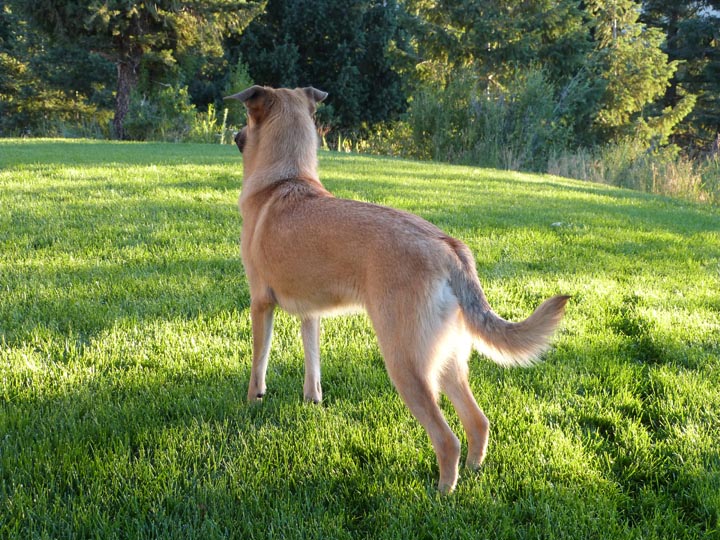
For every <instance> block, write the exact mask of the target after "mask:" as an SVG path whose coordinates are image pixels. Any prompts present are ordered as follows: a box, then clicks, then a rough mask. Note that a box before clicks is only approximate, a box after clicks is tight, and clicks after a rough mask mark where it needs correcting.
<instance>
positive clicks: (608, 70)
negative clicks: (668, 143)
mask: <svg viewBox="0 0 720 540" xmlns="http://www.w3.org/2000/svg"><path fill="white" fill-rule="evenodd" d="M586 5H587V9H588V11H589V12H590V13H591V14H592V15H593V21H594V22H593V27H592V30H593V34H594V41H595V43H596V47H595V57H594V66H593V71H594V73H595V74H597V75H598V76H599V77H600V78H601V79H602V80H603V81H604V82H605V91H604V92H603V95H602V98H601V100H600V103H599V108H598V110H597V113H596V114H595V125H596V128H597V129H598V131H599V133H600V134H601V135H602V138H603V139H615V140H616V139H618V138H638V137H639V138H643V139H646V140H648V142H649V140H650V139H652V138H655V137H659V141H658V142H665V139H666V138H667V136H668V135H669V133H670V131H671V130H672V128H673V127H674V125H675V124H676V123H677V122H678V121H679V119H681V118H682V117H684V116H685V115H686V114H687V113H689V112H690V110H691V109H692V106H693V104H694V98H693V97H692V96H686V98H685V99H684V100H683V101H679V102H676V103H675V104H674V106H672V107H669V108H667V109H664V110H663V111H662V112H661V113H660V114H659V115H654V117H652V118H650V117H648V114H647V112H648V106H649V105H651V104H652V103H653V102H654V101H655V100H657V99H659V98H660V97H662V96H663V95H664V93H665V91H666V88H667V87H668V85H669V84H670V79H671V78H672V76H673V74H674V73H675V70H676V69H677V62H676V61H668V57H667V55H666V54H665V53H664V52H663V51H662V49H661V44H662V42H663V39H664V36H663V34H662V32H660V31H659V30H658V29H656V28H648V27H647V26H646V25H645V24H643V23H641V22H640V21H639V20H638V18H639V16H640V6H639V5H638V4H636V3H635V2H633V1H632V0H588V1H587V2H586Z"/></svg>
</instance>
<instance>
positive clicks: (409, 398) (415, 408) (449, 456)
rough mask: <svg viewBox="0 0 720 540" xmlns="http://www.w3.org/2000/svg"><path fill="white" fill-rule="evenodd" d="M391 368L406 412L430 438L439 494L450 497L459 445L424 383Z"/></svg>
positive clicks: (396, 367)
mask: <svg viewBox="0 0 720 540" xmlns="http://www.w3.org/2000/svg"><path fill="white" fill-rule="evenodd" d="M391 365H392V366H393V367H388V373H389V374H390V378H391V379H392V381H393V383H394V384H395V387H396V388H397V389H398V392H399V393H400V396H401V397H402V398H403V401H404V402H405V404H406V405H407V406H408V408H409V409H410V412H411V413H412V414H413V416H415V418H416V419H417V421H418V422H420V424H421V425H422V426H423V427H424V428H425V430H426V431H427V433H428V435H429V436H430V441H431V442H432V445H433V449H434V450H435V456H436V458H437V462H438V467H439V468H440V479H439V481H438V489H439V490H440V492H441V493H445V494H447V493H450V492H451V491H452V490H453V489H455V484H456V483H457V478H458V462H459V461H460V441H459V440H458V438H457V437H456V436H455V434H454V433H453V432H452V430H451V429H450V426H448V423H447V421H446V420H445V417H444V416H443V414H442V411H441V410H440V407H439V406H438V404H437V401H436V399H437V396H436V395H435V392H433V390H432V388H431V386H430V385H429V384H428V382H427V381H425V380H423V378H422V377H420V376H418V374H416V373H412V371H410V372H408V371H405V369H403V368H400V367H399V365H398V362H396V361H391V362H388V366H391Z"/></svg>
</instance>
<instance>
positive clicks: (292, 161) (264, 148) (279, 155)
mask: <svg viewBox="0 0 720 540" xmlns="http://www.w3.org/2000/svg"><path fill="white" fill-rule="evenodd" d="M248 144H250V143H248ZM288 178H305V179H308V180H312V181H313V182H317V183H318V184H320V179H319V176H318V164H317V133H316V132H315V126H314V124H312V122H309V123H297V124H295V126H294V129H284V130H282V131H278V132H274V136H273V137H272V138H263V139H260V140H256V141H254V145H253V147H251V148H248V147H247V146H246V149H245V154H244V157H243V187H242V194H241V201H242V199H243V198H244V197H246V196H252V195H253V194H254V193H257V192H259V191H262V190H264V189H265V188H267V186H269V185H272V184H273V183H275V182H277V181H279V180H285V179H288Z"/></svg>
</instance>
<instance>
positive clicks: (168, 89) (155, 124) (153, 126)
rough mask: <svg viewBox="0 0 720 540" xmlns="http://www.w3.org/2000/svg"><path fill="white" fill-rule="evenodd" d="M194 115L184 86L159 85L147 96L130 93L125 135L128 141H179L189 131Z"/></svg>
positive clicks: (186, 135) (193, 108) (192, 106)
mask: <svg viewBox="0 0 720 540" xmlns="http://www.w3.org/2000/svg"><path fill="white" fill-rule="evenodd" d="M195 115H196V111H195V106H194V105H192V104H191V103H190V96H189V94H188V91H187V87H184V86H183V87H180V86H163V87H162V88H161V89H160V90H158V91H157V92H154V93H153V94H151V95H145V94H142V95H141V94H140V93H139V92H133V94H132V96H131V100H130V110H129V111H128V114H127V116H126V117H125V132H126V134H127V136H128V137H129V138H131V139H136V140H141V141H146V140H161V141H174V142H178V141H183V140H185V139H186V138H187V137H188V135H189V133H190V131H191V128H192V126H193V123H194V122H195Z"/></svg>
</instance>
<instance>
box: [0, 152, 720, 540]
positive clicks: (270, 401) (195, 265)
mask: <svg viewBox="0 0 720 540" xmlns="http://www.w3.org/2000/svg"><path fill="white" fill-rule="evenodd" d="M321 174H322V178H323V181H324V182H325V184H326V185H327V187H328V188H329V189H330V190H331V191H333V192H334V193H336V194H337V195H338V196H343V197H351V198H355V199H360V200H366V201H372V202H378V203H381V204H388V205H392V206H395V207H398V208H403V209H407V210H410V211H412V212H415V213H418V214H420V215H422V216H423V217H425V218H427V219H429V220H431V221H433V222H434V223H436V224H438V225H439V226H441V227H442V228H443V229H445V230H447V231H448V232H449V233H451V234H453V235H454V236H457V237H458V238H461V239H462V240H463V241H465V242H466V243H467V244H468V245H469V246H470V247H471V248H472V250H473V252H474V253H475V255H476V258H477V266H478V271H479V273H480V276H481V279H482V281H483V284H484V286H485V289H486V292H487V294H488V297H489V299H490V301H491V303H492V304H493V306H494V307H495V308H496V310H497V311H498V312H500V313H501V314H502V315H504V316H506V317H508V318H514V319H519V318H523V317H525V316H527V315H528V314H529V313H530V312H531V310H532V309H533V307H535V306H536V305H537V304H538V303H539V302H540V301H541V300H542V299H543V298H545V297H547V296H550V295H552V294H557V293H566V294H572V295H573V300H572V301H571V304H570V306H569V310H568V315H567V318H566V320H565V322H564V324H563V328H562V330H561V332H560V333H559V334H558V336H557V338H556V340H555V347H554V349H553V350H552V352H551V353H549V354H548V355H547V357H546V361H545V363H543V364H541V365H539V366H537V367H535V368H533V369H529V370H520V369H516V370H503V369H500V368H498V367H496V366H494V365H493V364H491V363H489V362H487V361H486V360H484V359H482V358H480V357H477V356H476V357H474V359H473V361H472V365H471V384H472V386H473V389H474V392H475V394H476V396H477V398H478V402H479V403H480V405H481V407H482V408H483V409H484V410H485V412H486V413H487V415H488V417H489V418H490V420H491V423H492V434H491V442H490V448H489V455H488V459H487V461H486V463H485V465H484V466H483V468H482V469H481V471H480V472H478V473H471V472H468V471H462V472H461V478H460V482H459V484H458V489H457V492H456V493H455V494H454V495H453V496H452V497H450V498H441V497H438V496H437V495H436V493H435V489H434V484H435V482H436V480H437V466H436V464H435V457H434V454H433V452H432V448H431V447H430V444H429V442H428V439H427V436H426V434H425V432H424V431H423V430H422V428H420V426H419V425H418V424H417V423H416V422H415V421H414V420H413V418H412V417H411V415H410V413H409V412H408V411H407V409H406V408H405V407H404V405H403V404H402V402H401V400H400V399H399V397H398V396H397V394H396V393H395V391H394V390H393V388H392V385H391V384H390V382H389V380H388V378H387V376H386V374H385V371H384V367H383V363H382V358H381V356H380V354H379V351H378V349H377V344H376V341H375V337H374V335H373V333H372V330H371V328H370V326H369V324H368V321H367V319H366V318H365V317H364V316H352V317H344V318H335V319H329V320H327V321H325V324H324V326H323V334H322V345H321V347H322V357H323V380H324V383H323V387H324V397H325V401H324V403H323V405H321V406H311V405H307V404H304V403H303V402H302V382H303V376H302V347H301V343H300V339H299V336H298V334H299V324H298V323H297V321H296V320H294V319H293V318H291V317H289V316H286V315H284V314H282V313H279V314H278V317H277V323H276V333H275V338H274V343H273V352H272V358H271V363H270V368H269V371H268V386H269V392H268V396H267V398H266V399H265V400H264V402H263V403H262V404H261V405H255V406H250V405H247V404H246V403H245V392H246V387H247V382H248V370H249V362H250V322H249V315H248V309H247V308H248V303H249V298H248V292H247V285H246V282H245V278H244V274H243V271H242V265H241V263H240V258H239V244H238V238H239V234H240V229H241V221H240V218H239V216H238V212H237V206H236V201H237V196H238V194H239V189H240V184H241V160H240V156H239V154H238V153H237V150H234V149H233V148H231V147H229V146H219V145H172V144H128V143H124V144H123V143H107V142H96V141H49V140H36V141H34V140H28V141H20V140H0V537H2V538H18V539H20V538H23V539H24V538H34V537H37V538H43V537H47V538H69V537H100V538H114V537H115V538H138V537H162V538H190V537H197V538H223V537H237V538H267V537H271V538H308V537H311V538H315V537H317V538H408V537H417V538H483V537H488V538H702V537H707V538H712V537H715V536H717V535H718V534H720V526H719V524H718V514H719V513H720V453H718V450H717V441H718V440H720V232H719V231H720V214H719V213H718V211H717V209H712V208H709V207H707V206H695V205H692V204H687V203H682V202H678V201H673V200H671V199H666V198H659V197H653V196H647V195H643V194H639V193H636V192H632V191H626V190H617V189H612V188H608V187H607V186H600V185H593V184H588V183H581V182H575V181H571V180H565V179H559V178H555V177H550V176H535V175H524V174H518V173H509V172H504V171H495V170H485V169H475V168H471V167H455V166H446V165H441V164H431V163H419V162H409V161H401V160H392V159H380V158H371V157H361V156H357V155H341V154H334V153H322V154H321ZM443 407H444V409H445V410H446V411H447V414H448V419H449V421H450V423H451V424H452V425H453V427H454V428H456V431H457V432H458V433H460V432H461V431H460V424H459V421H458V419H457V417H456V416H455V414H454V412H453V411H452V409H451V407H449V406H448V405H447V403H446V402H445V401H443Z"/></svg>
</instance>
